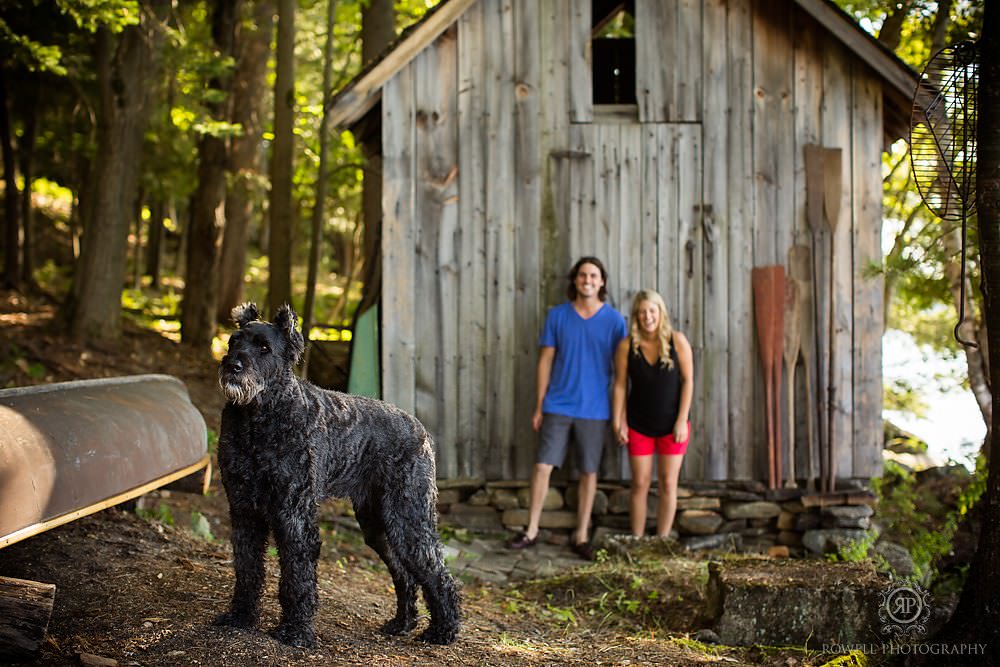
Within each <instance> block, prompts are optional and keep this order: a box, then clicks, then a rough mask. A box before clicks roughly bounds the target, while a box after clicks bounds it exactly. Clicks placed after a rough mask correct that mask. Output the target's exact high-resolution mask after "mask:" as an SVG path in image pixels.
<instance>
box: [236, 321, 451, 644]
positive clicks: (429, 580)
mask: <svg viewBox="0 0 1000 667" xmlns="http://www.w3.org/2000/svg"><path fill="white" fill-rule="evenodd" d="M233 320H234V321H235V322H236V324H237V326H238V327H239V331H237V332H235V333H234V334H233V335H232V337H231V338H230V339H229V352H228V354H226V356H225V357H224V358H223V359H222V364H221V366H220V367H219V385H220V386H221V387H222V391H223V392H224V393H225V395H226V397H227V398H228V399H229V400H228V402H227V403H226V407H225V408H224V409H223V411H222V429H221V433H220V436H219V467H220V470H221V473H222V483H223V486H225V489H226V495H227V497H228V498H229V511H230V520H231V521H232V543H233V552H234V557H235V560H234V566H235V569H236V587H235V591H234V592H233V599H232V604H231V607H230V610H229V611H228V612H227V613H225V614H223V615H222V616H220V617H219V619H218V620H217V621H216V623H217V624H219V625H230V626H235V627H240V628H249V627H252V626H254V625H255V624H256V622H257V620H258V617H259V604H260V597H261V593H262V590H263V588H264V550H265V546H266V543H267V536H268V533H269V532H270V533H271V534H273V536H274V540H275V542H276V543H277V546H278V556H279V560H280V565H281V581H280V584H279V586H278V600H279V601H280V603H281V622H280V624H279V625H278V627H277V629H276V630H275V631H274V636H275V637H276V638H277V639H278V640H279V641H282V642H284V643H286V644H291V645H294V646H313V645H314V644H315V641H316V635H315V630H314V629H313V617H314V616H315V614H316V608H317V606H318V595H317V587H316V565H317V562H318V561H319V554H320V535H319V528H318V526H317V522H316V515H317V504H318V503H319V502H320V501H322V500H324V499H326V498H331V497H349V498H350V499H351V500H352V501H353V503H354V511H355V516H356V518H357V520H358V523H359V524H360V526H361V530H362V531H363V533H364V536H365V542H366V543H367V544H368V545H369V546H370V547H371V548H372V549H374V550H375V551H376V552H377V553H378V555H379V556H380V557H381V558H382V560H383V561H384V562H385V564H386V567H388V569H389V573H390V574H391V575H392V582H393V584H394V585H395V587H396V605H397V606H396V615H395V617H394V618H393V619H392V620H390V621H388V622H387V623H386V624H385V625H383V626H382V632H384V633H385V634H389V635H400V634H403V633H406V632H409V631H410V630H412V629H413V628H414V627H415V626H416V624H417V607H416V603H417V586H418V585H419V586H420V587H421V588H422V589H423V592H424V600H425V601H426V603H427V608H428V610H429V611H430V616H431V620H430V626H429V627H428V628H427V629H426V630H425V631H424V632H423V634H421V635H420V639H422V640H424V641H428V642H432V643H435V644H450V643H452V642H454V641H455V639H456V638H457V636H458V630H459V596H458V591H457V589H456V586H455V581H454V579H453V578H452V576H451V574H450V573H449V572H448V569H447V568H446V567H445V565H444V559H443V557H442V551H441V544H440V541H439V538H438V533H437V511H436V507H435V504H436V500H437V487H436V485H435V474H434V454H433V451H432V449H431V439H430V436H429V435H428V434H427V431H426V430H425V429H424V427H423V426H422V425H421V424H420V422H418V421H417V420H416V419H415V418H413V417H411V416H410V415H408V414H406V413H405V412H403V411H402V410H399V409H398V408H395V407H393V406H392V405H389V404H387V403H383V402H381V401H377V400H374V399H370V398H365V397H361V396H352V395H348V394H341V393H338V392H334V391H327V390H325V389H320V388H318V387H316V386H314V385H312V384H310V383H308V382H305V381H302V380H300V379H298V378H297V377H296V376H295V375H294V374H293V372H292V368H293V367H294V366H295V364H296V363H297V362H298V360H299V358H300V356H301V355H302V351H303V349H304V343H303V339H302V334H301V333H299V332H298V331H297V330H296V323H297V320H298V318H297V317H296V315H295V313H294V312H293V311H292V310H291V308H289V307H288V306H287V305H285V306H282V307H281V308H280V309H279V310H278V313H277V315H276V316H275V320H274V322H273V323H270V324H269V323H266V322H262V321H260V315H259V313H258V311H257V307H256V306H255V305H254V304H243V305H241V306H239V307H237V308H234V309H233Z"/></svg>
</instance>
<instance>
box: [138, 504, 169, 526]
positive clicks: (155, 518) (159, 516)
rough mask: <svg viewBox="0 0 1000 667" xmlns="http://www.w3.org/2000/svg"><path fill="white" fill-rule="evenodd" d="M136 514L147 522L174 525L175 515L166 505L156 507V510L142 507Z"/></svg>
mask: <svg viewBox="0 0 1000 667" xmlns="http://www.w3.org/2000/svg"><path fill="white" fill-rule="evenodd" d="M135 513H136V514H137V515H138V516H139V517H140V518H142V519H145V520H146V521H151V522H159V523H162V524H163V525H165V526H172V525H174V515H173V514H172V513H171V512H170V507H169V506H168V505H167V504H166V503H160V504H159V505H157V506H156V509H145V508H143V507H140V508H138V509H137V510H136V511H135Z"/></svg>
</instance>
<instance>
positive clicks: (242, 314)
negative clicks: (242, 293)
mask: <svg viewBox="0 0 1000 667" xmlns="http://www.w3.org/2000/svg"><path fill="white" fill-rule="evenodd" d="M231 316H232V318H233V322H235V323H236V326H237V327H239V328H240V329H242V328H243V327H245V326H246V325H248V324H250V323H251V322H256V321H258V320H259V319H260V311H259V310H257V304H255V303H249V302H248V303H241V304H240V305H238V306H236V307H235V308H233V311H232V313H231Z"/></svg>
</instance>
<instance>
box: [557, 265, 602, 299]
mask: <svg viewBox="0 0 1000 667" xmlns="http://www.w3.org/2000/svg"><path fill="white" fill-rule="evenodd" d="M584 264H593V265H594V266H596V267H597V269H598V270H599V271H600V272H601V280H602V281H604V284H603V285H601V289H600V290H599V291H598V292H597V298H598V299H600V300H601V301H607V300H608V272H607V270H605V268H604V264H603V263H602V262H601V260H599V259H597V258H596V257H581V258H580V259H578V260H577V261H576V264H574V265H573V268H572V269H570V270H569V274H567V276H566V277H567V278H568V279H569V286H568V287H567V288H566V298H568V299H569V300H570V301H574V300H576V274H578V273H579V272H580V267H581V266H583V265H584Z"/></svg>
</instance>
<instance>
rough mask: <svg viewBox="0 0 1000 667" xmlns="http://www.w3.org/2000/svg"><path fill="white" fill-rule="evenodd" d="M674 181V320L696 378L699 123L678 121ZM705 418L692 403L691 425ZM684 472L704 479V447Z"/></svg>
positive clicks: (692, 453)
mask: <svg viewBox="0 0 1000 667" xmlns="http://www.w3.org/2000/svg"><path fill="white" fill-rule="evenodd" d="M677 136H678V154H677V166H678V173H677V185H678V206H677V209H678V211H677V212H678V231H677V240H678V245H679V247H680V249H681V251H682V260H681V264H680V265H679V269H680V271H681V272H682V273H681V275H680V276H679V285H678V294H679V300H678V308H677V324H676V325H675V326H676V327H677V328H679V329H680V330H681V331H683V332H684V334H685V335H686V336H687V338H688V340H689V341H690V343H691V348H692V352H693V353H694V363H695V367H694V372H695V381H696V382H697V381H698V375H699V374H700V373H701V370H702V369H703V368H704V365H705V354H704V353H705V341H704V336H703V323H704V303H703V298H704V293H703V290H704V273H705V271H704V264H703V254H702V253H703V248H702V162H701V157H702V155H701V125H698V124H694V123H685V124H681V125H678V129H677ZM704 421H705V405H704V403H702V402H700V401H699V402H697V403H695V404H693V405H692V406H691V423H692V426H694V425H695V424H697V425H698V426H697V427H698V428H701V424H703V423H704ZM688 452H689V453H688V456H687V459H688V460H687V462H686V463H685V467H686V468H687V470H686V474H687V475H690V476H691V477H692V478H694V479H704V478H705V471H704V461H705V458H706V456H705V454H706V452H705V448H704V447H693V448H691V449H689V450H688Z"/></svg>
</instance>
